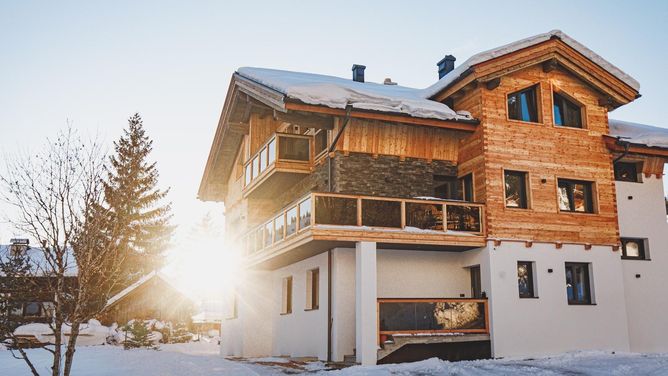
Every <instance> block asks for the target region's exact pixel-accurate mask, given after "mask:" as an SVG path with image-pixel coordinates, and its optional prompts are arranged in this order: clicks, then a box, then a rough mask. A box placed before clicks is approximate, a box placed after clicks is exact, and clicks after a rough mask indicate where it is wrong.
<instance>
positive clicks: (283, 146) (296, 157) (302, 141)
mask: <svg viewBox="0 0 668 376" xmlns="http://www.w3.org/2000/svg"><path fill="white" fill-rule="evenodd" d="M278 145H279V146H278V158H279V159H287V160H291V161H308V160H309V140H308V138H301V137H299V138H298V137H288V136H280V142H279V143H278Z"/></svg>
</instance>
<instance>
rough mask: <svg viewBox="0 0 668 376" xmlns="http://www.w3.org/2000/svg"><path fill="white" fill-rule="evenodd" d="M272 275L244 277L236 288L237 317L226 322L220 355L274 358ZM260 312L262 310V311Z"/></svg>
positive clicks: (251, 274)
mask: <svg viewBox="0 0 668 376" xmlns="http://www.w3.org/2000/svg"><path fill="white" fill-rule="evenodd" d="M272 287H273V283H272V276H271V273H270V272H265V271H249V272H246V273H243V275H242V276H241V280H240V281H238V284H237V287H236V289H235V290H236V295H237V317H236V318H234V319H223V322H222V324H221V342H220V345H221V354H222V355H223V356H246V357H261V356H267V355H270V354H271V338H273V329H274V328H273V322H272V320H268V316H267V310H264V309H261V307H271V306H273V305H274V295H273V294H272ZM259 308H260V309H259Z"/></svg>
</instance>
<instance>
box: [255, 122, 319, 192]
mask: <svg viewBox="0 0 668 376" xmlns="http://www.w3.org/2000/svg"><path fill="white" fill-rule="evenodd" d="M312 144H313V136H306V135H296V134H288V133H275V134H273V135H272V136H271V137H270V138H269V140H267V142H265V143H264V144H263V145H262V146H261V147H260V148H259V149H258V151H257V152H256V153H255V154H253V156H252V157H251V158H249V159H248V161H247V162H246V163H245V164H244V189H246V188H248V187H250V186H252V185H254V183H255V182H257V181H258V180H260V179H261V178H262V177H263V176H265V175H267V174H268V173H269V172H270V171H271V170H273V169H274V167H276V165H277V164H281V163H282V164H284V165H286V166H288V167H297V168H298V169H300V170H304V169H305V168H306V169H308V168H310V166H311V164H312V161H313V155H312V152H311V151H312V149H313V146H312Z"/></svg>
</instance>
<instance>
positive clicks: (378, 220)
mask: <svg viewBox="0 0 668 376" xmlns="http://www.w3.org/2000/svg"><path fill="white" fill-rule="evenodd" d="M362 226H371V227H396V228H401V202H400V201H384V200H362Z"/></svg>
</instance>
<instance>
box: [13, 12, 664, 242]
mask: <svg viewBox="0 0 668 376" xmlns="http://www.w3.org/2000/svg"><path fill="white" fill-rule="evenodd" d="M666 20H668V2H665V1H635V2H619V1H588V2H586V3H584V2H582V3H581V2H575V1H562V2H559V3H558V4H555V2H538V1H530V2H523V1H504V2H497V1H489V2H480V1H464V2H462V1H458V2H451V1H410V2H409V1H405V2H399V1H357V2H354V1H327V2H316V1H309V2H306V1H304V2H297V1H282V2H279V1H271V2H270V1H267V2H261V1H249V0H246V1H237V2H233V3H232V2H230V3H227V2H223V1H210V2H206V1H181V2H175V1H113V2H112V1H108V2H101V1H80V2H73V1H58V2H54V1H44V2H37V1H9V0H0V47H1V48H2V49H1V51H2V53H1V55H0V56H1V57H0V154H1V153H7V152H9V153H12V152H14V151H16V150H18V149H30V148H36V147H39V146H40V145H41V144H42V143H43V142H44V139H45V138H46V137H47V136H52V135H54V134H55V132H56V131H57V130H58V129H62V128H63V127H65V125H66V121H67V119H69V120H70V121H72V122H73V124H74V126H75V127H76V128H78V129H79V130H81V131H82V133H84V134H99V135H100V136H101V137H103V139H105V140H107V141H108V142H111V141H112V140H114V139H115V138H116V137H117V136H118V135H119V134H120V132H121V129H122V128H123V127H124V126H125V125H126V119H127V118H128V117H129V116H130V115H131V114H132V113H134V112H140V113H141V114H142V115H143V117H144V120H145V126H146V128H147V130H148V132H149V134H150V136H151V137H152V138H153V139H154V140H155V142H154V153H153V157H154V158H155V160H156V161H157V162H158V168H159V170H160V172H161V180H160V183H161V185H162V186H163V187H171V192H170V200H171V201H173V204H174V213H175V218H174V222H175V223H176V224H178V225H179V226H180V229H179V230H178V231H179V232H178V235H179V238H181V239H183V238H184V234H186V233H187V232H188V230H189V229H190V227H191V224H192V223H193V222H195V221H196V220H197V219H199V218H200V217H201V216H202V215H203V214H204V213H205V212H206V211H208V210H214V211H215V212H217V213H221V212H222V206H220V205H211V204H204V203H200V202H198V201H197V200H196V192H197V187H198V185H199V181H200V178H201V173H202V171H203V168H204V164H205V161H206V157H207V155H208V152H209V148H210V146H211V141H212V139H213V134H214V130H215V127H216V125H217V121H218V117H219V115H220V111H221V108H222V103H223V100H224V98H225V94H226V90H227V85H228V83H229V79H230V75H231V74H232V73H233V72H234V70H235V69H236V68H238V67H240V66H261V67H272V68H281V69H289V70H298V71H308V72H317V73H323V74H332V75H337V76H343V77H349V76H350V75H351V72H350V68H351V65H352V64H353V63H359V64H365V65H366V66H367V70H366V78H367V81H382V80H383V78H385V77H391V78H392V79H393V81H396V82H399V83H400V84H402V85H406V86H414V87H426V86H428V85H430V84H431V83H433V82H434V81H435V80H436V79H437V72H436V62H437V61H438V60H440V59H441V58H442V57H443V55H445V54H453V55H455V56H456V57H457V63H461V62H463V61H464V60H465V59H466V58H468V57H469V56H470V55H472V54H474V53H476V52H480V51H482V50H485V49H489V48H493V47H495V46H499V45H502V44H506V43H509V42H512V41H514V40H517V39H521V38H524V37H527V36H530V35H534V34H538V33H542V32H546V31H548V30H551V29H555V28H558V29H562V30H563V31H564V32H566V33H568V34H569V35H571V36H572V37H574V38H575V39H577V40H578V41H580V42H581V43H583V44H584V45H586V46H588V47H589V48H591V49H592V50H594V51H595V52H597V53H599V54H600V55H602V56H603V57H604V58H606V59H608V60H609V61H611V62H612V63H613V64H615V65H617V66H618V67H620V68H621V69H622V70H624V71H625V72H627V73H628V74H630V75H632V76H633V77H635V78H636V79H637V80H638V81H640V84H641V93H642V95H643V97H642V98H640V99H639V100H637V101H635V102H634V103H632V104H630V105H628V106H625V107H623V108H620V109H618V110H616V111H614V112H613V113H611V114H610V116H611V117H613V118H617V119H622V120H630V121H637V122H642V123H646V124H654V125H658V126H663V127H668V120H666V119H668V106H667V105H666V104H665V103H664V101H665V99H666V97H667V96H668V95H667V94H666V87H668V82H667V78H666V73H665V66H666V62H667V61H668V48H666V46H668V25H667V22H666ZM0 171H2V167H0ZM0 210H6V207H4V209H3V207H2V206H0ZM12 235H14V233H13V232H12V231H11V230H10V229H9V228H8V226H7V225H6V224H5V223H2V222H0V242H6V241H7V240H8V238H9V237H10V236H12Z"/></svg>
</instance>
